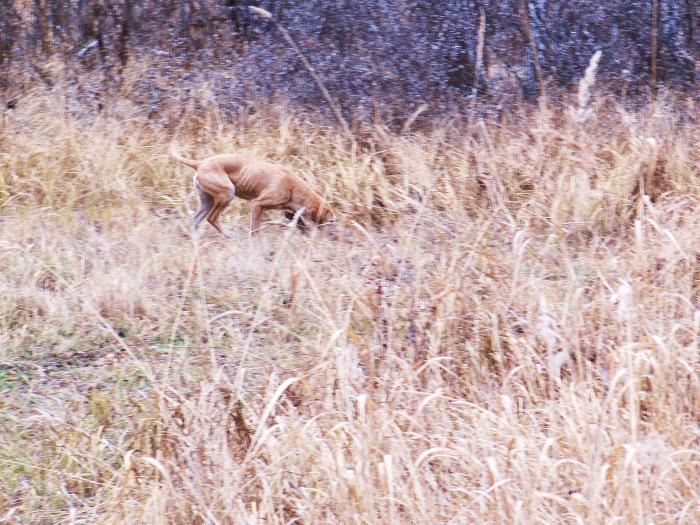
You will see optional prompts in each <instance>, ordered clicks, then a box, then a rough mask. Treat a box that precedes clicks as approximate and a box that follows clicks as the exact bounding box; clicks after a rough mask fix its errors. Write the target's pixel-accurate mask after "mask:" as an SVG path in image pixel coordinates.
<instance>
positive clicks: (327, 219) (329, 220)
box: [305, 201, 338, 238]
mask: <svg viewBox="0 0 700 525" xmlns="http://www.w3.org/2000/svg"><path fill="white" fill-rule="evenodd" d="M305 215H306V216H307V217H308V218H309V219H311V220H312V221H313V222H314V223H316V225H317V226H318V228H319V230H320V231H322V232H324V233H327V234H329V235H330V236H331V237H332V238H335V237H336V233H337V229H338V223H337V217H336V215H335V212H334V211H333V208H331V207H330V205H329V204H328V203H327V202H325V201H321V202H319V204H318V205H317V206H314V207H312V208H310V209H309V210H308V211H307V213H306V214H305Z"/></svg>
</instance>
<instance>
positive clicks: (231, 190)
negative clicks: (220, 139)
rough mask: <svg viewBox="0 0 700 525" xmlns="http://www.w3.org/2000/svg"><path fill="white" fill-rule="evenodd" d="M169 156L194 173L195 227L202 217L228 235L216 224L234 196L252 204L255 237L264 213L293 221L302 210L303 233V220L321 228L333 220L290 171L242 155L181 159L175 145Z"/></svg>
mask: <svg viewBox="0 0 700 525" xmlns="http://www.w3.org/2000/svg"><path fill="white" fill-rule="evenodd" d="M170 153H171V155H172V156H173V157H175V159H177V160H178V161H179V162H182V163H183V164H186V165H188V166H190V167H191V168H194V169H195V170H196V174H195V175H194V177H193V182H194V186H195V188H196V189H197V192H198V193H199V200H200V209H199V211H198V212H197V213H196V214H195V216H194V218H193V226H194V228H197V226H199V223H200V222H202V220H203V219H204V218H206V219H207V221H208V222H209V224H211V225H212V226H213V227H214V228H216V229H217V230H219V232H221V233H222V234H223V235H225V236H226V237H231V235H230V234H229V233H228V232H226V231H225V230H224V229H223V228H222V227H221V224H220V223H219V217H220V216H221V212H223V211H224V209H225V208H226V206H228V205H229V204H230V203H231V201H232V200H233V198H234V197H235V196H238V197H240V198H241V199H245V200H249V201H250V202H251V214H250V232H251V234H256V233H257V232H258V230H259V229H260V221H261V219H262V214H263V212H264V211H265V210H274V209H277V210H284V211H285V216H286V217H287V218H288V219H293V218H294V214H296V213H297V212H298V211H299V210H301V209H302V208H303V209H304V211H303V212H302V213H301V216H300V217H299V221H298V222H297V225H298V226H299V227H300V228H301V229H302V230H304V229H305V227H306V225H305V224H304V221H311V222H313V223H315V224H318V225H322V224H327V223H330V222H332V221H333V220H334V214H333V210H332V209H331V207H330V206H329V205H328V203H327V202H326V201H325V200H324V199H323V198H321V197H320V196H319V195H318V194H317V193H316V192H314V190H313V189H311V187H310V186H309V185H308V184H307V183H306V182H304V181H303V180H302V179H301V178H299V177H298V176H297V175H295V174H294V173H293V172H292V171H291V170H290V169H289V168H286V167H285V166H281V165H278V164H273V163H270V162H265V161H262V160H258V159H255V158H253V157H248V156H245V155H232V154H228V155H214V156H213V157H208V158H206V159H203V160H192V159H188V158H185V157H182V156H181V155H180V154H179V153H178V152H177V149H176V148H175V146H171V148H170Z"/></svg>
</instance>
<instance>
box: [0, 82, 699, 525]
mask: <svg viewBox="0 0 700 525" xmlns="http://www.w3.org/2000/svg"><path fill="white" fill-rule="evenodd" d="M68 100H69V99H66V98H63V97H62V96H61V95H60V93H58V92H57V93H54V94H52V95H44V94H42V93H40V91H39V90H37V91H36V93H34V94H33V95H32V96H27V97H24V98H23V99H22V100H20V101H19V103H18V104H17V106H16V108H15V109H13V110H12V111H6V112H5V113H4V115H3V121H2V132H1V135H0V239H1V241H0V392H1V397H0V408H1V410H0V465H1V466H2V468H0V487H1V488H0V522H6V523H162V524H166V523H168V524H171V523H183V524H184V523H209V524H214V523H221V524H225V523H231V524H234V523H235V524H240V523H249V524H253V523H255V524H259V523H270V524H272V523H280V524H283V523H290V522H294V523H307V524H312V523H523V524H525V523H537V522H542V523H607V522H613V521H620V522H624V523H640V524H642V523H644V524H645V523H652V522H653V523H658V524H661V523H687V524H692V523H697V522H698V521H700V497H699V496H698V492H697V490H698V489H697V486H698V482H699V481H700V478H699V477H698V472H700V468H698V467H699V464H698V454H697V450H698V446H699V445H700V441H699V440H700V430H699V427H698V421H699V420H700V376H699V370H700V369H699V362H700V357H699V354H698V338H699V336H700V303H699V291H700V251H699V248H698V232H700V206H699V202H698V199H699V198H700V192H699V191H698V188H699V186H698V169H697V166H698V158H699V157H700V151H699V150H698V144H697V139H696V138H697V136H698V132H699V131H700V130H699V129H698V128H699V127H698V125H697V123H696V122H694V121H693V120H692V119H690V118H685V117H684V116H683V115H691V116H692V115H693V114H696V113H697V108H695V107H694V106H693V105H692V103H685V104H686V106H684V107H685V110H684V112H681V111H679V103H678V102H673V103H672V102H670V101H666V100H664V97H663V96H660V98H659V101H658V102H657V103H656V104H655V105H654V106H649V107H645V108H641V109H637V110H632V109H629V108H625V107H622V106H620V105H616V104H614V103H613V102H610V101H605V100H600V101H593V102H589V101H586V102H585V106H586V107H585V110H586V111H587V113H586V118H585V119H583V118H576V115H578V113H576V111H573V112H572V111H568V110H566V109H563V110H559V109H552V108H549V109H547V108H545V107H542V108H540V109H539V110H532V109H530V110H528V109H526V108H523V109H522V111H521V112H520V113H515V114H510V115H507V116H505V115H504V116H501V118H500V120H497V119H482V120H480V119H476V118H474V119H470V120H466V119H454V120H452V121H446V122H444V123H441V124H440V125H436V126H435V127H434V128H433V129H432V130H430V129H425V130H423V131H420V132H415V133H408V132H407V133H405V134H403V135H399V134H394V133H392V132H390V131H389V130H388V128H386V127H383V126H381V124H376V125H374V126H368V127H364V128H355V129H354V134H355V137H356V141H355V142H352V141H350V140H349V139H347V138H340V137H339V136H338V134H337V132H336V130H333V129H328V128H324V127H322V126H319V125H317V124H314V122H312V121H309V120H304V119H302V118H300V117H298V116H296V115H294V114H292V113H290V112H288V111H281V110H270V111H263V110H260V111H258V112H257V113H255V114H250V115H248V116H242V117H240V118H239V119H238V120H236V121H229V120H228V119H226V118H224V117H223V116H222V115H221V114H220V113H219V112H218V110H217V108H216V106H214V105H210V106H206V107H204V108H202V109H200V110H197V111H196V112H194V111H190V110H188V109H187V108H185V109H184V110H183V108H182V107H178V106H173V107H171V108H169V110H168V111H169V112H170V113H169V114H166V115H162V116H161V118H160V121H162V122H166V121H168V120H171V121H179V120H180V117H181V116H182V113H183V111H184V117H185V118H184V122H185V125H184V127H183V128H181V129H180V130H179V133H180V138H179V140H180V142H181V144H183V145H185V144H187V145H189V146H190V150H189V153H192V155H193V156H197V157H203V156H205V155H209V154H212V153H219V152H230V151H245V152H249V153H252V154H255V155H258V156H261V157H266V158H269V159H271V160H275V161H280V162H284V163H285V164H288V165H290V166H292V167H293V168H294V169H295V170H296V171H297V172H298V173H300V174H301V175H303V176H304V177H308V178H309V180H313V182H314V184H315V186H316V187H319V188H323V191H324V194H325V196H326V197H327V198H328V199H330V201H331V202H332V203H333V204H334V206H335V207H336V208H337V209H338V210H339V211H340V212H341V215H342V223H343V226H344V229H345V234H344V235H343V236H342V237H341V239H340V240H338V241H332V240H330V239H328V238H325V237H322V236H311V237H303V236H301V235H299V234H298V233H297V232H295V231H292V230H290V229H287V228H285V226H284V223H283V221H279V222H278V223H277V222H275V221H271V222H268V224H267V226H266V227H265V228H264V232H263V238H264V242H265V253H264V254H263V255H262V256H255V254H254V253H252V252H251V251H250V250H249V247H248V244H247V243H248V240H247V234H246V225H247V208H246V207H245V206H238V205H234V206H232V207H231V208H232V209H231V211H230V212H229V213H228V214H227V216H226V218H225V220H226V221H228V222H229V223H230V224H229V228H228V229H229V230H230V231H232V232H235V233H236V234H237V238H235V239H233V240H230V241H229V240H225V239H222V238H221V237H220V236H219V235H218V234H217V233H216V232H215V231H213V230H211V229H209V230H205V231H204V233H203V235H202V236H201V238H199V239H193V238H192V236H191V231H190V229H189V216H188V214H189V213H190V212H191V211H192V209H194V207H195V205H196V201H195V197H194V194H193V192H192V188H191V180H190V179H191V174H190V173H189V171H188V170H187V169H185V168H182V167H180V166H177V165H176V164H175V163H174V162H173V161H172V160H171V159H169V158H168V156H167V146H168V144H169V141H170V140H171V138H172V130H168V128H166V127H158V126H156V125H154V124H153V122H152V121H150V120H149V119H148V118H147V117H146V116H144V115H142V114H141V113H140V112H139V111H138V110H137V109H136V108H130V107H129V106H128V104H123V105H120V104H114V105H113V106H110V107H109V108H106V109H105V110H103V111H102V112H101V113H100V114H99V115H98V116H94V115H93V116H88V115H80V114H78V113H76V112H75V111H74V108H72V107H71V106H70V103H69V102H68ZM190 109H191V108H190ZM580 109H581V108H578V109H577V110H580ZM141 196H145V202H143V201H142V200H141Z"/></svg>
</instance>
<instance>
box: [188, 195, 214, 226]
mask: <svg viewBox="0 0 700 525" xmlns="http://www.w3.org/2000/svg"><path fill="white" fill-rule="evenodd" d="M195 188H196V189H197V193H199V211H198V212H197V213H196V214H195V216H194V217H193V218H192V228H193V229H195V230H196V229H197V226H199V223H200V222H202V220H203V219H204V217H206V216H207V215H209V212H210V211H211V209H212V208H213V207H214V198H213V197H212V196H211V195H209V194H208V193H206V192H205V191H204V190H202V188H200V187H198V186H195Z"/></svg>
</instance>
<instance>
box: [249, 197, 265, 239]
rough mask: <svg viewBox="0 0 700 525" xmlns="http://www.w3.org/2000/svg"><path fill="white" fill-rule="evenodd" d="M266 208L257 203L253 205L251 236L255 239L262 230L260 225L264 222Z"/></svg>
mask: <svg viewBox="0 0 700 525" xmlns="http://www.w3.org/2000/svg"><path fill="white" fill-rule="evenodd" d="M263 211H264V208H263V207H262V206H261V205H260V204H257V203H254V204H253V208H252V209H251V211H250V235H251V237H254V236H256V235H257V234H258V232H259V230H260V223H261V221H262V213H263Z"/></svg>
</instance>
